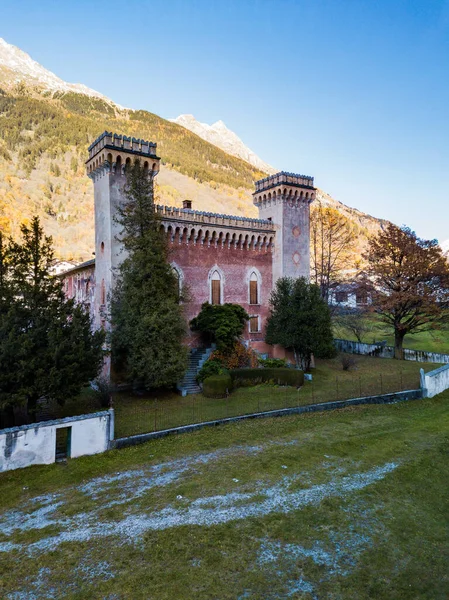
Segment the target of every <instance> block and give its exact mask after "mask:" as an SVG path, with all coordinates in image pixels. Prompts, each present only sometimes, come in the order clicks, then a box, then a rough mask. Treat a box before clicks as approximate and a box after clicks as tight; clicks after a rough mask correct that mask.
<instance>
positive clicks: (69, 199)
mask: <svg viewBox="0 0 449 600" xmlns="http://www.w3.org/2000/svg"><path fill="white" fill-rule="evenodd" d="M192 119H193V117H192ZM188 120H189V119H188ZM193 120H194V119H193ZM184 122H186V121H185V120H184ZM191 123H192V120H190V124H191ZM206 127H209V129H214V131H215V132H218V133H217V136H218V137H220V135H221V137H222V142H220V143H222V144H224V141H223V140H224V138H226V139H227V140H228V142H229V144H230V145H231V146H232V145H234V146H233V150H232V149H231V148H230V147H228V152H225V151H224V150H223V149H222V148H220V147H219V145H218V141H217V136H216V137H214V140H215V141H214V143H212V142H209V141H206V140H205V139H204V137H203V135H204V136H205V133H204V129H203V131H202V135H198V134H197V133H194V132H192V131H191V130H190V129H189V127H185V126H182V125H180V124H178V123H177V122H172V121H169V120H166V119H163V118H161V117H159V116H158V115H155V114H153V113H150V112H148V111H144V110H132V109H126V108H123V107H121V106H119V105H118V104H116V103H114V102H113V101H112V100H110V99H109V98H107V97H105V96H103V95H102V94H100V93H99V92H96V91H95V90H91V89H89V88H86V87H85V86H82V85H80V84H68V83H66V82H64V81H63V80H61V79H60V78H59V77H57V76H56V75H54V74H53V73H51V72H50V71H48V70H46V69H45V68H44V67H42V66H41V65H39V64H38V63H36V62H35V61H33V60H32V59H31V58H30V57H29V56H28V55H27V54H26V53H24V52H22V51H21V50H19V49H18V48H15V47H14V46H11V45H9V44H7V43H6V42H5V41H4V40H0V229H1V230H2V231H3V232H5V233H7V234H10V235H12V236H13V237H17V236H18V235H19V234H20V225H21V223H22V222H23V221H24V220H26V219H29V218H30V217H31V216H32V215H35V214H37V215H39V216H40V217H41V219H42V222H43V225H44V228H45V231H46V233H47V234H48V235H52V236H53V239H54V244H55V249H56V255H57V258H60V259H62V260H73V261H82V260H86V259H89V258H91V257H92V250H93V247H94V211H93V186H92V183H91V181H90V180H89V179H88V178H87V176H86V174H85V169H84V162H85V160H86V156H87V147H88V146H89V144H90V143H91V142H92V141H93V140H94V139H95V138H96V137H97V136H98V135H99V134H100V133H102V132H103V131H104V130H108V131H116V132H118V133H122V134H125V135H127V136H134V137H138V138H143V139H149V140H152V141H154V142H157V145H158V147H157V149H158V154H159V155H160V156H161V157H162V161H161V162H162V169H161V172H160V173H159V175H158V177H157V186H156V194H157V201H158V202H159V203H160V204H167V205H170V206H181V204H182V200H184V199H185V198H189V199H191V200H192V201H193V208H195V209H197V210H204V211H211V212H218V213H223V214H236V215H244V216H248V217H257V214H258V213H257V209H256V208H255V207H254V205H253V204H252V196H251V194H252V191H253V182H254V181H255V180H257V179H260V178H262V177H264V176H266V174H267V172H272V170H273V169H272V168H271V167H269V165H266V164H265V163H262V164H263V165H264V166H263V168H262V167H258V166H254V165H253V164H251V162H249V161H250V159H251V160H252V161H253V162H254V160H255V159H254V157H255V155H252V156H251V154H250V153H251V151H250V150H248V149H247V148H246V147H245V146H244V145H243V142H241V140H240V139H239V138H238V137H237V136H236V135H235V134H234V133H233V132H230V131H229V130H228V129H227V128H226V127H225V126H224V124H222V123H221V122H218V123H216V124H215V125H213V126H206ZM220 132H221V134H220ZM219 134H220V135H219ZM236 140H237V141H236ZM239 144H241V145H242V146H243V148H246V154H244V156H246V159H245V160H243V159H242V158H241V157H237V156H235V155H234V154H235V153H236V148H238V146H239ZM231 150H232V154H231ZM242 152H243V150H242ZM256 158H257V157H256ZM258 160H259V161H260V159H258ZM257 164H260V163H257ZM299 170H300V169H299ZM318 197H319V198H320V199H321V200H322V201H323V202H324V203H327V204H329V205H332V206H334V207H335V208H337V209H338V210H339V211H341V212H343V213H344V214H345V215H346V216H347V217H348V218H349V219H350V221H351V222H352V223H353V225H354V228H355V230H356V231H357V234H358V236H359V239H360V243H361V247H363V245H364V244H366V240H367V238H368V236H369V235H370V234H371V233H373V232H375V231H377V230H378V229H379V227H382V223H383V222H382V221H379V220H377V219H375V218H373V217H370V216H369V215H366V214H364V213H362V212H360V211H357V210H356V209H351V208H349V207H347V206H345V205H344V204H342V203H340V202H338V201H336V200H334V199H333V198H331V196H329V195H328V194H326V193H325V192H323V191H321V190H320V191H319V193H318Z"/></svg>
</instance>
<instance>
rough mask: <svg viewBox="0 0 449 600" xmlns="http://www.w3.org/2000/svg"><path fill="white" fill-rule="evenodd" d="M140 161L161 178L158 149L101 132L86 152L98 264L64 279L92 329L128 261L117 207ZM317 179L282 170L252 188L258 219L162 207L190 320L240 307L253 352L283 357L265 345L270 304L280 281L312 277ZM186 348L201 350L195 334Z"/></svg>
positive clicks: (99, 324) (101, 322) (163, 223)
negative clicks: (214, 307)
mask: <svg viewBox="0 0 449 600" xmlns="http://www.w3.org/2000/svg"><path fill="white" fill-rule="evenodd" d="M135 160H138V161H140V162H141V164H142V165H143V167H144V168H145V169H146V170H147V172H148V177H152V178H154V177H156V175H157V174H158V172H159V168H160V158H159V157H158V156H157V154H156V144H154V143H151V142H147V141H144V140H140V139H137V140H136V139H135V138H128V137H126V136H121V135H117V134H112V133H109V132H106V131H105V132H104V133H103V134H102V135H100V137H98V138H97V139H96V140H95V141H94V142H93V143H92V144H91V145H90V147H89V158H88V160H87V162H86V167H87V174H88V176H89V177H90V178H91V179H92V181H93V184H94V200H95V260H90V261H87V262H86V263H83V264H81V265H78V266H77V267H75V268H73V269H70V270H69V271H67V272H66V273H65V275H64V280H65V291H66V294H67V295H68V296H70V297H75V298H76V300H77V301H79V302H85V303H86V304H87V305H88V306H89V308H90V311H91V316H92V319H93V322H94V326H95V327H105V326H106V322H105V317H104V311H105V308H106V301H107V297H108V293H109V292H110V291H111V289H112V287H113V285H114V272H116V271H115V269H116V267H118V266H119V264H120V261H121V260H122V259H123V248H122V247H121V244H120V242H119V241H117V236H118V234H119V229H118V227H119V226H118V225H117V222H116V219H115V216H116V213H117V207H118V206H120V205H121V204H122V203H123V202H124V201H125V200H124V194H123V190H124V187H125V184H126V176H125V170H126V166H127V165H128V164H131V163H132V162H134V161H135ZM315 192H316V190H315V188H314V182H313V177H309V176H305V175H295V174H293V173H285V172H280V173H277V174H276V175H271V176H270V177H266V178H265V179H261V180H260V181H256V183H255V191H254V193H253V198H254V200H253V201H254V204H255V205H256V206H257V208H258V209H259V218H258V219H250V218H245V217H238V216H229V215H221V214H216V213H208V212H200V211H196V210H192V203H191V201H189V200H185V201H184V203H183V208H171V207H168V206H157V207H156V210H157V212H158V213H159V215H160V217H161V226H162V227H163V228H164V230H165V233H166V235H167V239H168V243H169V246H170V262H171V265H172V267H173V269H174V270H175V272H176V274H177V277H178V279H179V285H180V287H182V286H183V285H186V284H187V285H188V287H189V289H190V294H191V300H190V301H189V302H188V304H187V306H186V317H187V319H188V320H190V319H192V318H193V317H195V316H196V315H197V314H198V313H199V311H200V309H201V305H202V304H203V303H204V302H210V303H212V304H222V303H225V302H232V303H236V304H240V305H241V306H243V308H244V309H245V310H246V311H247V312H248V314H249V315H250V320H249V322H248V325H247V330H246V331H245V333H244V338H245V341H246V343H247V344H248V345H249V346H251V347H252V348H254V349H255V350H257V351H259V352H263V353H266V352H268V353H270V354H272V355H275V356H276V355H277V356H282V355H283V350H282V349H274V351H273V348H271V347H269V346H267V344H266V343H265V342H264V329H265V322H266V319H267V317H268V313H269V298H270V293H271V290H272V289H273V286H274V285H275V283H276V281H277V279H279V278H280V277H283V276H290V277H299V276H304V277H309V272H310V251H309V245H310V239H309V238H310V236H309V217H310V203H311V202H312V201H313V200H314V198H315ZM186 343H188V344H189V346H190V347H195V346H196V345H197V344H198V340H197V337H196V336H195V335H194V334H193V333H192V334H191V335H190V336H189V339H188V340H186Z"/></svg>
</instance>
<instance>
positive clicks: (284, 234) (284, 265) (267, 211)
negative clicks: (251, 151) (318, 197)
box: [253, 171, 316, 285]
mask: <svg viewBox="0 0 449 600" xmlns="http://www.w3.org/2000/svg"><path fill="white" fill-rule="evenodd" d="M255 187H256V191H255V192H254V193H253V197H254V204H255V205H256V206H257V208H258V209H259V217H260V218H261V219H267V220H269V221H271V222H272V223H273V225H274V228H275V231H276V237H275V242H274V252H273V285H274V284H275V282H276V281H277V279H279V278H280V277H285V276H286V277H307V278H309V277H310V203H311V202H313V200H314V199H315V193H316V188H315V187H314V185H313V177H309V176H307V175H295V174H294V173H285V172H284V171H282V172H280V173H276V175H271V176H270V177H266V178H265V179H260V180H259V181H256V183H255Z"/></svg>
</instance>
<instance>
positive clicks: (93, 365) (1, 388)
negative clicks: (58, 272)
mask: <svg viewBox="0 0 449 600" xmlns="http://www.w3.org/2000/svg"><path fill="white" fill-rule="evenodd" d="M21 232H22V241H21V242H14V241H12V240H9V244H8V246H6V245H5V243H4V240H3V238H2V237H1V236H0V365H1V369H0V409H3V410H5V409H6V410H7V411H8V410H9V411H11V410H13V409H17V407H19V408H21V409H22V411H23V412H24V413H26V414H27V418H28V419H32V418H33V416H34V415H33V413H34V410H35V408H36V403H37V400H38V399H39V398H40V397H42V396H46V397H47V398H49V399H53V400H56V401H58V402H59V403H60V404H63V403H64V401H65V399H66V398H68V397H70V396H74V395H76V394H78V393H79V391H80V389H81V387H82V386H83V385H85V384H86V383H88V381H89V380H90V379H93V378H94V377H96V375H97V373H98V371H99V368H100V366H101V363H102V358H103V351H102V344H103V340H104V335H103V332H99V331H97V332H92V331H91V327H90V319H89V315H88V313H87V312H86V310H85V308H84V307H83V306H81V305H75V303H74V301H73V300H68V299H66V298H65V296H64V292H63V289H62V282H61V280H60V279H59V278H57V277H54V276H52V275H51V266H52V264H53V261H54V256H53V250H52V240H51V238H50V237H46V236H45V235H44V233H43V229H42V227H41V225H40V222H39V219H38V218H37V217H34V219H33V220H32V222H31V225H30V226H29V227H28V226H27V225H22V227H21Z"/></svg>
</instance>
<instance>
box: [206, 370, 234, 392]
mask: <svg viewBox="0 0 449 600" xmlns="http://www.w3.org/2000/svg"><path fill="white" fill-rule="evenodd" d="M231 390H232V379H231V376H230V375H229V373H227V374H224V375H212V376H211V377H208V378H207V379H205V380H204V381H203V394H204V396H206V398H226V396H227V395H228V393H230V392H231Z"/></svg>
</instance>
